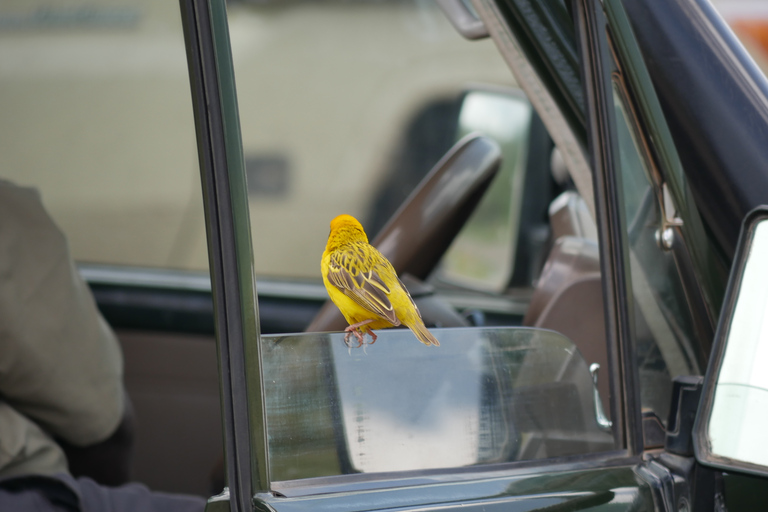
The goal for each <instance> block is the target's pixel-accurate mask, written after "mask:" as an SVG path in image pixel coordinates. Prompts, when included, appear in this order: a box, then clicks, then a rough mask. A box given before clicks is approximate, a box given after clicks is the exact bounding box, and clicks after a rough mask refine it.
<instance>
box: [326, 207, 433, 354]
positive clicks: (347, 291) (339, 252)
mask: <svg viewBox="0 0 768 512" xmlns="http://www.w3.org/2000/svg"><path fill="white" fill-rule="evenodd" d="M320 268H321V271H322V273H323V282H324V283H325V287H326V288H327V289H328V295H330V296H331V300H332V301H333V303H334V304H336V306H337V307H338V308H339V309H340V310H341V313H342V314H343V315H344V318H346V319H347V322H348V323H349V327H347V328H346V329H345V331H346V333H347V335H346V336H345V337H344V342H345V343H347V344H349V337H350V336H351V335H352V334H354V335H355V337H356V338H357V341H358V345H357V346H358V347H359V346H361V345H362V344H363V335H364V334H365V333H366V332H367V333H368V334H370V335H371V343H374V342H375V341H376V338H377V336H376V335H375V334H374V333H373V329H383V328H386V327H395V326H398V325H405V326H406V327H408V328H409V329H410V330H411V331H413V333H414V334H415V335H416V337H417V338H418V339H419V341H420V342H422V343H424V344H425V345H440V343H439V342H438V341H437V339H436V338H435V337H434V336H432V333H430V332H429V331H428V330H427V328H426V327H425V326H424V321H423V320H422V319H421V314H420V313H419V310H418V308H417V307H416V304H414V302H413V299H412V298H411V295H410V294H409V293H408V290H406V289H405V286H404V285H403V283H402V281H400V279H399V278H398V277H397V272H395V269H394V267H393V266H392V264H391V263H390V262H389V260H387V258H385V257H384V255H383V254H381V253H380V252H379V251H378V250H377V249H376V248H375V247H373V246H372V245H369V244H368V237H367V236H366V234H365V231H364V230H363V226H362V225H361V224H360V223H359V222H358V221H357V219H355V218H354V217H352V216H351V215H339V216H338V217H336V218H335V219H333V220H332V221H331V234H330V235H328V244H326V246H325V252H323V259H322V262H321V266H320Z"/></svg>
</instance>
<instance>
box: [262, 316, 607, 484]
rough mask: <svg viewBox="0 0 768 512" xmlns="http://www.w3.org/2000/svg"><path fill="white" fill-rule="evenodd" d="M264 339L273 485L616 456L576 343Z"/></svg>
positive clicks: (400, 336)
mask: <svg viewBox="0 0 768 512" xmlns="http://www.w3.org/2000/svg"><path fill="white" fill-rule="evenodd" d="M435 334H436V336H437V337H438V338H439V339H440V343H441V346H440V347H439V348H427V347H424V346H423V345H421V344H420V343H418V342H417V341H416V340H415V339H414V338H413V335H412V334H411V333H410V332H409V331H404V330H387V331H382V332H380V333H379V340H378V341H377V342H376V343H375V344H374V345H370V346H366V347H365V349H363V348H353V349H348V348H347V347H346V346H345V345H344V342H343V335H342V334H340V333H335V334H329V333H306V334H299V335H289V336H265V337H263V340H262V343H263V362H264V370H265V371H264V378H265V388H266V398H267V430H268V437H269V455H270V464H271V470H272V478H273V480H275V481H281V480H291V479H298V478H309V477H318V476H328V475H338V474H351V473H361V472H362V473H371V472H385V471H402V470H420V469H429V468H447V467H461V466H469V465H474V464H481V463H494V462H508V461H516V460H525V459H536V458H545V457H556V456H564V455H572V454H579V453H587V452H593V451H599V450H607V449H611V448H612V447H613V439H612V436H611V434H610V433H606V432H605V431H603V430H601V429H600V427H599V426H598V424H597V421H596V419H595V412H594V411H595V408H594V399H593V383H592V380H591V377H590V373H589V370H588V368H587V365H586V363H585V362H584V360H583V359H582V357H581V354H580V353H579V352H578V351H577V350H576V348H575V346H574V345H573V344H572V343H571V342H570V341H569V340H567V339H566V338H564V337H563V336H561V335H559V334H557V333H555V332H552V331H544V330H536V329H523V328H499V329H497V328H488V329H475V328H466V329H436V330H435Z"/></svg>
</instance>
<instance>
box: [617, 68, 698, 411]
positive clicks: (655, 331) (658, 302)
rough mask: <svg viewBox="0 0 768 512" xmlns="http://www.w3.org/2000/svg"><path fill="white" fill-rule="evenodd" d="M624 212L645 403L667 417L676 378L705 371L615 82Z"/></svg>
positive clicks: (642, 155)
mask: <svg viewBox="0 0 768 512" xmlns="http://www.w3.org/2000/svg"><path fill="white" fill-rule="evenodd" d="M613 99H614V109H615V110H614V112H615V116H616V132H617V136H618V137H617V138H618V150H619V166H618V171H619V175H620V176H619V177H620V182H621V187H620V193H621V202H622V206H623V208H622V212H623V214H624V216H625V222H626V231H625V234H626V244H627V245H626V247H627V249H628V257H629V273H630V275H631V285H632V299H633V300H632V313H633V326H632V327H633V331H634V332H633V337H634V344H635V346H634V349H635V355H636V364H637V367H638V373H639V378H640V398H641V406H642V407H643V409H644V410H647V411H650V412H653V413H655V414H656V415H657V416H658V417H659V418H660V419H661V420H662V422H666V419H667V414H668V411H669V403H670V399H671V392H672V379H674V378H675V377H677V376H679V375H692V374H699V373H700V372H701V369H700V368H699V364H698V361H697V359H696V354H695V352H694V349H693V347H694V345H693V343H692V340H693V339H694V337H693V336H694V333H693V327H692V319H691V314H690V310H689V309H688V303H687V301H686V298H685V294H684V291H683V287H682V283H681V281H680V276H679V274H678V271H677V267H676V265H675V261H674V258H673V255H672V254H671V253H670V252H669V251H666V250H665V249H663V247H662V246H661V240H660V233H661V231H662V229H663V228H662V211H661V206H660V200H659V193H658V185H657V184H655V183H654V181H653V180H652V178H651V171H650V164H649V159H648V158H649V157H648V155H647V153H646V152H645V151H643V150H642V149H641V148H642V147H643V146H642V143H641V139H640V138H639V136H638V135H637V132H636V131H635V130H634V129H633V126H634V124H633V121H632V117H631V115H632V114H631V112H632V111H631V108H630V106H629V105H630V104H629V102H628V101H627V99H626V96H625V93H624V92H623V89H622V85H621V82H620V80H618V79H617V80H616V82H614V89H613Z"/></svg>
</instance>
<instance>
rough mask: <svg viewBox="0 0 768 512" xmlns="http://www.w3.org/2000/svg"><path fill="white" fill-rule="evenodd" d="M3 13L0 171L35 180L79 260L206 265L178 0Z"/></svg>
mask: <svg viewBox="0 0 768 512" xmlns="http://www.w3.org/2000/svg"><path fill="white" fill-rule="evenodd" d="M0 17H1V18H2V23H3V25H2V31H1V32H0V40H1V41H2V43H1V44H0V48H1V49H0V62H2V65H0V87H1V88H2V91H3V93H2V95H0V107H2V110H3V112H4V115H3V117H2V120H1V121H0V134H2V135H1V136H0V154H2V155H3V157H2V168H0V177H1V178H3V179H6V180H9V181H11V182H13V183H16V184H17V185H21V186H33V187H35V188H37V189H38V190H39V191H40V193H41V195H42V200H43V203H44V204H45V206H46V208H47V210H48V211H49V213H50V214H51V216H52V217H53V218H54V219H55V221H56V223H57V224H58V225H59V226H60V227H61V229H62V230H63V231H64V233H65V235H66V237H67V240H68V242H69V245H70V248H71V251H72V255H73V257H74V258H75V259H76V260H78V261H81V262H91V263H94V262H95V263H107V264H120V265H132V266H151V267H173V268H178V269H194V270H202V271H207V269H208V256H207V249H206V241H205V222H204V218H203V207H202V203H201V200H200V198H201V189H200V171H199V167H198V162H197V148H196V143H195V128H194V119H193V115H192V102H191V100H190V92H189V73H188V68H187V66H186V53H185V49H184V36H183V33H182V26H181V18H180V15H179V7H178V4H177V3H174V2H133V3H131V4H130V5H125V6H118V5H116V4H114V3H112V2H101V1H97V2H91V3H90V4H89V5H88V6H87V7H79V6H76V5H74V4H72V3H66V4H59V3H56V2H44V1H41V2H30V3H25V2H6V3H3V4H2V6H0Z"/></svg>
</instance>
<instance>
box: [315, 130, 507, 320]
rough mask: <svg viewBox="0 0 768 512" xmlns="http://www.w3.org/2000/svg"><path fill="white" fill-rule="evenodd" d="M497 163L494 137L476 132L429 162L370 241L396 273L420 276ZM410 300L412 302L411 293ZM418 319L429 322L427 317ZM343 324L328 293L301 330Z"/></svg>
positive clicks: (449, 239) (442, 249)
mask: <svg viewBox="0 0 768 512" xmlns="http://www.w3.org/2000/svg"><path fill="white" fill-rule="evenodd" d="M500 166H501V148H500V147H499V145H498V144H497V143H496V142H495V141H494V140H492V139H489V138H488V137H486V136H484V135H479V134H469V135H467V136H465V137H463V138H462V139H461V140H459V141H458V142H457V143H456V144H454V145H453V147H452V148H451V149H450V150H448V152H447V153H446V154H445V155H444V156H443V157H442V158H441V159H440V160H439V161H438V162H437V164H435V166H434V167H433V168H432V170H431V171H430V172H429V173H428V174H427V175H426V176H425V177H424V179H423V180H422V181H421V183H419V185H418V186H417V187H416V189H415V190H414V191H413V192H412V193H411V195H410V196H408V198H407V199H406V200H405V202H404V203H403V204H402V205H401V206H400V208H398V210H397V211H396V212H395V213H394V215H393V216H392V218H391V219H390V220H389V221H388V222H387V224H386V225H385V226H384V228H382V230H381V232H380V233H379V234H378V235H377V236H376V238H375V239H374V240H373V241H372V242H371V245H373V246H374V247H376V248H377V249H379V251H381V252H382V254H384V256H386V257H387V259H389V261H390V262H391V263H392V265H393V266H394V267H395V270H396V271H397V273H398V275H400V276H401V277H403V276H404V275H406V274H410V275H411V276H413V277H415V278H416V279H419V280H424V279H426V277H427V276H428V275H429V274H430V272H432V270H433V269H434V268H435V266H436V265H437V262H438V261H440V258H442V256H443V254H444V253H445V251H446V250H447V249H448V247H449V246H450V245H451V242H452V241H453V239H454V238H455V237H456V235H457V234H458V233H459V231H460V230H461V228H462V227H463V226H464V223H465V222H466V221H467V219H468V218H469V216H470V214H471V213H472V212H473V211H474V210H475V207H476V206H477V204H478V203H479V202H480V199H481V198H482V197H483V194H485V191H486V190H487V189H488V186H489V185H490V183H491V181H492V180H493V178H494V177H495V176H496V173H497V172H498V170H499V168H500ZM409 289H410V288H409ZM412 294H413V291H412ZM414 300H416V301H417V302H418V299H417V297H416V296H415V295H414ZM422 313H426V312H422ZM456 316H457V317H458V315H456ZM459 318H460V317H459ZM424 321H425V322H426V323H428V324H429V319H428V318H426V317H425V318H424ZM346 326H347V322H346V321H345V320H344V317H343V316H342V315H341V312H340V311H339V310H338V308H337V307H336V306H335V305H334V304H333V303H332V302H331V301H330V299H329V300H328V301H327V302H326V303H325V304H324V305H323V307H322V308H321V309H320V311H319V312H318V313H317V315H316V316H315V318H314V319H313V320H312V322H311V323H310V325H309V326H308V327H307V329H306V330H307V331H338V330H343V329H344V328H345V327H346ZM446 326H447V325H446Z"/></svg>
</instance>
